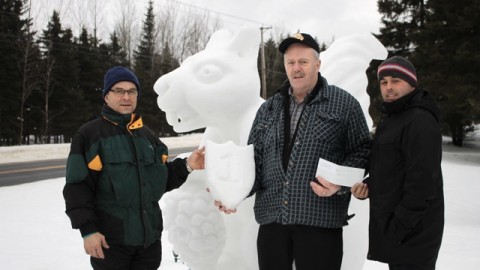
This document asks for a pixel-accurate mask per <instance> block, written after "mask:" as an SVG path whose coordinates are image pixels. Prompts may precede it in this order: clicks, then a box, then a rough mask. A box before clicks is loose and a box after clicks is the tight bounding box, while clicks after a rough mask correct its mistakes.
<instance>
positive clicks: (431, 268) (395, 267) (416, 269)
mask: <svg viewBox="0 0 480 270" xmlns="http://www.w3.org/2000/svg"><path fill="white" fill-rule="evenodd" d="M388 268H389V269H390V270H435V265H419V264H388Z"/></svg>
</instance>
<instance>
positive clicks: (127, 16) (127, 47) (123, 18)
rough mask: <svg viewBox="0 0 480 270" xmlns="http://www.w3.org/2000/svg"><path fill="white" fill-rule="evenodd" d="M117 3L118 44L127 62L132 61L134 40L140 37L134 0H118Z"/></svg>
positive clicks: (116, 28) (116, 30)
mask: <svg viewBox="0 0 480 270" xmlns="http://www.w3.org/2000/svg"><path fill="white" fill-rule="evenodd" d="M119 2H120V3H119V5H117V9H118V14H119V17H118V19H117V20H116V23H115V27H114V29H115V32H116V33H117V35H118V40H119V44H120V46H122V48H123V50H124V51H125V53H126V55H127V60H128V62H129V63H131V62H132V56H133V51H134V49H135V47H136V44H135V41H136V40H138V39H139V37H140V32H141V31H140V25H139V23H138V21H139V19H138V18H139V16H138V15H137V11H136V5H135V3H134V1H130V0H119Z"/></svg>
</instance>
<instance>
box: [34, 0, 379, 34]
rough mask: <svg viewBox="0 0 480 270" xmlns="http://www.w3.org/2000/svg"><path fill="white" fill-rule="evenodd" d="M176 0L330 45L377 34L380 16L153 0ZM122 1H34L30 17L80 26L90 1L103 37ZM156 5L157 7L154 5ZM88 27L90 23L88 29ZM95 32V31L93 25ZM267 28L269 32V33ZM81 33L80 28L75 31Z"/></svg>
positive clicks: (261, 2)
mask: <svg viewBox="0 0 480 270" xmlns="http://www.w3.org/2000/svg"><path fill="white" fill-rule="evenodd" d="M128 1H133V2H135V3H137V10H136V12H137V13H138V14H139V15H138V19H139V23H141V21H142V19H143V18H144V15H143V14H145V11H146V9H145V6H146V3H148V0H128ZM165 1H173V2H176V4H178V6H180V7H183V8H190V9H197V10H198V11H199V12H203V11H210V12H211V14H212V17H217V16H218V17H219V19H220V20H221V21H222V24H223V28H227V29H232V30H234V29H236V28H239V27H241V26H242V25H245V24H254V25H257V26H258V27H259V28H260V27H261V26H262V25H263V26H264V27H268V26H273V29H272V30H269V31H271V32H272V33H270V34H273V35H274V36H277V34H278V33H281V32H283V33H295V32H297V30H300V31H301V32H306V33H310V34H311V35H312V36H316V37H317V38H318V39H319V41H320V42H326V43H329V42H331V41H332V39H334V38H339V37H342V36H345V35H349V34H355V33H378V32H379V27H380V15H379V14H378V11H377V0H362V1H360V0H335V1H321V0H178V1H176V0H154V6H155V7H157V6H158V5H160V3H161V2H165ZM121 2H122V1H121V0H97V1H95V0H87V1H86V0H32V17H34V18H35V20H34V24H35V26H36V27H37V28H40V29H45V28H46V24H47V22H48V20H49V18H50V17H51V15H52V11H53V8H54V7H55V9H56V10H57V11H59V12H60V16H61V20H62V24H63V26H67V27H71V28H72V29H74V30H75V29H76V28H78V25H79V21H87V22H89V23H91V19H88V18H89V16H90V15H89V14H88V11H86V12H84V13H83V14H81V13H79V12H77V10H80V9H88V7H86V5H93V3H97V6H98V7H99V8H100V9H101V10H102V12H103V13H104V14H105V16H102V17H101V18H100V19H99V20H100V21H98V22H97V25H102V26H103V27H99V30H100V31H104V32H106V33H99V35H104V36H108V34H109V33H111V32H113V21H114V19H113V18H114V14H115V12H117V11H118V9H117V8H116V7H115V6H118V5H119V4H120V3H121ZM155 7H154V8H155ZM88 28H89V27H88V26H87V29H88ZM89 30H91V29H89ZM269 31H267V32H266V35H267V37H268V36H269ZM74 34H76V35H78V32H74Z"/></svg>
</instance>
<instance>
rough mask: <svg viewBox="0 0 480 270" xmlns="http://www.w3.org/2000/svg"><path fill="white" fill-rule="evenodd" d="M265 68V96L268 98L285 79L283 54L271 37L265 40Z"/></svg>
mask: <svg viewBox="0 0 480 270" xmlns="http://www.w3.org/2000/svg"><path fill="white" fill-rule="evenodd" d="M259 59H260V57H259ZM258 66H259V67H260V65H258ZM265 68H266V70H267V74H266V83H267V98H269V97H271V96H273V95H275V94H276V91H277V89H278V88H279V87H280V86H282V85H283V83H284V82H285V80H287V75H286V74H285V66H284V65H283V55H282V53H280V51H278V46H277V44H276V42H275V41H274V40H273V38H272V37H270V38H269V39H268V40H267V41H266V42H265Z"/></svg>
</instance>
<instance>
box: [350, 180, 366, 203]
mask: <svg viewBox="0 0 480 270" xmlns="http://www.w3.org/2000/svg"><path fill="white" fill-rule="evenodd" d="M350 190H351V191H352V194H353V196H355V198H357V199H360V200H363V199H366V198H368V186H367V184H365V183H356V184H355V185H353V187H352V188H351V189H350Z"/></svg>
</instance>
